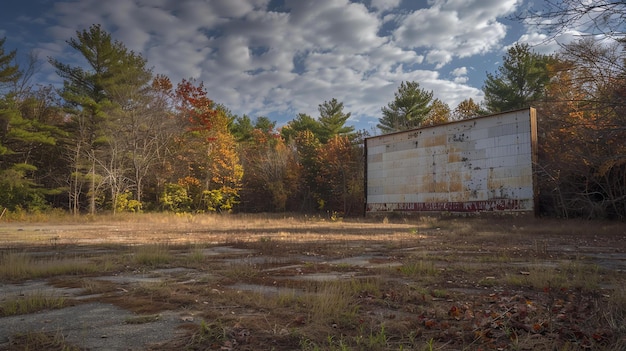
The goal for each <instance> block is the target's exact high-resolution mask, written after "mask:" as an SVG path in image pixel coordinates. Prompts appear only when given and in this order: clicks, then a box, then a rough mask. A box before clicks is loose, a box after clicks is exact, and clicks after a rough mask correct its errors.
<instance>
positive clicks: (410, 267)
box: [397, 260, 440, 277]
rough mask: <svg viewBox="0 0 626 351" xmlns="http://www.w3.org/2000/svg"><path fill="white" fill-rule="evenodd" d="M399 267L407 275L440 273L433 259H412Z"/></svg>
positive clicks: (417, 275) (416, 275)
mask: <svg viewBox="0 0 626 351" xmlns="http://www.w3.org/2000/svg"><path fill="white" fill-rule="evenodd" d="M397 269H398V271H399V272H400V273H402V274H403V275H405V276H407V277H420V276H435V275H437V274H439V273H440V270H439V269H437V268H435V264H434V263H433V262H432V261H425V260H410V261H408V262H406V263H404V264H403V265H402V266H400V267H398V268H397Z"/></svg>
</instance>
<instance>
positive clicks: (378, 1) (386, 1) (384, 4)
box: [372, 0, 400, 11]
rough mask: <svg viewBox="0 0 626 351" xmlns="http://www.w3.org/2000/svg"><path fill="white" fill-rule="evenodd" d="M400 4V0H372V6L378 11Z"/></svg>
mask: <svg viewBox="0 0 626 351" xmlns="http://www.w3.org/2000/svg"><path fill="white" fill-rule="evenodd" d="M398 6H400V0H372V7H373V8H375V9H377V10H378V11H388V10H391V9H394V8H396V7H398Z"/></svg>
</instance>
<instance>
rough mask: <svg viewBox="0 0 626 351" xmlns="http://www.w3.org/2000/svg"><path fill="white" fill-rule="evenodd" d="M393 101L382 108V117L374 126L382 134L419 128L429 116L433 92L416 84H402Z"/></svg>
mask: <svg viewBox="0 0 626 351" xmlns="http://www.w3.org/2000/svg"><path fill="white" fill-rule="evenodd" d="M394 95H395V99H394V101H392V102H390V103H389V104H388V105H387V106H385V107H383V108H382V109H381V110H382V113H383V117H381V118H380V119H379V123H378V124H377V125H376V127H377V128H378V129H380V130H381V131H382V132H383V133H393V132H398V131H402V130H407V129H412V128H417V127H419V126H420V125H421V124H422V123H423V122H424V121H425V120H426V119H427V118H428V116H429V113H430V110H431V108H432V106H431V102H432V100H433V92H432V91H425V90H423V89H421V88H420V87H419V83H417V82H402V83H401V84H400V87H399V88H398V91H397V92H395V93H394Z"/></svg>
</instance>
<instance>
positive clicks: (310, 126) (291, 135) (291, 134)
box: [280, 113, 324, 142]
mask: <svg viewBox="0 0 626 351" xmlns="http://www.w3.org/2000/svg"><path fill="white" fill-rule="evenodd" d="M304 131H310V132H311V133H313V135H315V137H316V138H318V139H319V137H320V135H322V134H323V133H324V132H323V131H322V126H321V125H320V123H319V122H318V121H317V120H316V119H315V118H313V117H311V116H309V115H307V114H306V113H298V115H297V116H296V118H294V119H293V120H291V121H289V123H287V125H286V126H284V127H283V128H282V129H281V131H280V135H281V136H282V137H283V139H285V141H286V142H289V141H291V140H295V138H296V137H297V135H298V134H299V133H300V132H304Z"/></svg>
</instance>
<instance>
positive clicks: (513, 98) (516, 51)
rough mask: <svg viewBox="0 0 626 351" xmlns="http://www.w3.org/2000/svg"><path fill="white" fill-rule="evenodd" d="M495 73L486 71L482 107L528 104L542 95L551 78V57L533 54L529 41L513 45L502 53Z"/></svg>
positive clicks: (492, 108) (513, 107) (499, 108)
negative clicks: (500, 63)
mask: <svg viewBox="0 0 626 351" xmlns="http://www.w3.org/2000/svg"><path fill="white" fill-rule="evenodd" d="M503 59H504V62H503V63H502V66H500V67H499V68H498V72H497V74H495V75H493V74H491V73H487V80H486V81H485V85H484V86H483V92H484V94H485V102H484V103H485V106H486V108H487V110H488V111H489V112H491V113H497V112H503V111H509V110H516V109H520V108H526V107H529V106H530V105H531V104H533V103H536V102H539V101H541V100H542V99H543V97H544V91H545V86H546V84H548V82H549V80H550V76H549V75H548V69H547V67H548V64H549V63H550V62H551V60H552V58H551V57H550V56H545V55H540V54H536V53H533V52H532V51H531V50H530V46H529V45H528V44H515V45H514V46H512V47H511V48H509V50H508V51H507V54H506V56H504V58H503Z"/></svg>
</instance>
